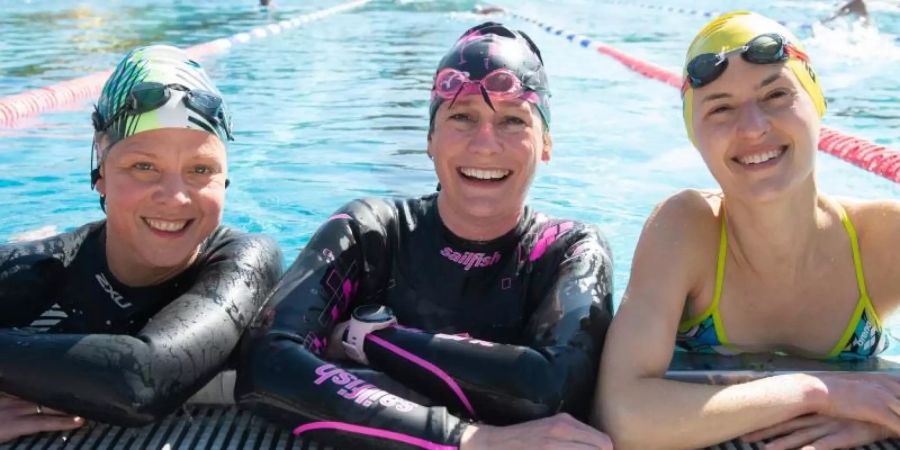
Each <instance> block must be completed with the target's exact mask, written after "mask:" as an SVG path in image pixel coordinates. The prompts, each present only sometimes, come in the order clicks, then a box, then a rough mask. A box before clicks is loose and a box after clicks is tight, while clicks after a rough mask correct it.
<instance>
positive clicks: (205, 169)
mask: <svg viewBox="0 0 900 450" xmlns="http://www.w3.org/2000/svg"><path fill="white" fill-rule="evenodd" d="M191 171H192V172H193V173H196V174H198V175H212V174H214V173H215V170H214V169H213V168H212V167H210V166H206V165H197V166H194V168H193V169H192V170H191Z"/></svg>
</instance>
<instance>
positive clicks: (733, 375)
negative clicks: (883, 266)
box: [0, 353, 900, 450]
mask: <svg viewBox="0 0 900 450" xmlns="http://www.w3.org/2000/svg"><path fill="white" fill-rule="evenodd" d="M720 358H721V357H717V356H711V355H686V354H681V355H679V354H677V353H676V356H675V359H674V360H673V362H672V365H671V366H670V370H669V372H668V377H670V378H673V379H681V380H683V381H690V382H700V383H713V384H720V383H730V382H738V381H746V380H748V379H753V378H759V377H763V376H771V375H775V374H778V373H784V372H791V371H794V372H796V371H804V372H821V371H849V372H854V371H866V372H872V371H875V372H893V373H898V374H900V358H896V357H893V358H878V359H874V360H869V361H868V362H864V363H861V364H862V365H860V364H855V363H853V364H849V365H848V364H845V363H837V364H835V363H822V362H815V361H812V362H810V361H808V360H802V361H801V360H795V359H792V358H783V357H760V356H753V355H748V356H746V357H743V356H739V357H730V358H728V360H727V363H725V362H723V360H721V359H720ZM723 364H725V365H726V366H730V367H728V368H727V369H726V370H721V369H719V368H720V367H723ZM714 368H715V369H714ZM233 387H234V373H233V372H225V373H223V374H220V375H219V376H218V377H216V378H215V379H214V380H213V381H212V382H211V383H209V384H208V385H207V386H206V387H204V388H203V389H202V390H201V391H200V392H198V393H197V395H195V396H194V397H192V398H191V400H190V401H189V402H188V404H187V405H186V406H184V407H183V408H182V409H180V410H178V411H176V412H175V413H174V414H172V415H171V416H169V417H167V418H165V419H163V420H162V421H160V422H157V423H154V424H151V425H147V426H145V427H141V428H122V427H116V426H111V425H105V424H97V423H89V424H88V425H86V426H84V427H83V428H81V429H79V430H75V431H71V432H57V433H41V434H37V435H32V436H27V437H24V438H22V439H19V440H16V441H13V442H10V443H7V444H0V450H51V449H52V450H59V449H65V450H92V449H96V450H113V449H114V450H144V449H149V450H182V449H184V450H188V449H190V450H193V449H208V450H219V449H253V450H269V449H273V450H274V449H300V450H319V449H322V450H324V449H328V450H355V449H349V448H348V449H333V448H332V447H327V446H324V445H321V444H317V443H315V442H313V441H310V440H307V439H301V438H297V437H295V436H293V435H292V434H291V432H290V430H289V429H286V428H283V427H278V426H276V425H273V424H271V423H269V422H267V421H266V420H264V419H262V418H259V417H255V416H253V415H252V414H250V413H249V412H248V411H242V410H240V409H238V408H237V407H236V406H234V404H233V403H234V399H233V397H232V392H233ZM761 449H762V444H761V443H743V442H740V441H738V440H733V441H730V442H725V443H722V444H719V445H715V446H712V447H708V449H707V450H761ZM858 449H865V450H900V440H898V439H894V440H890V441H882V442H878V443H875V444H870V445H866V446H863V447H858Z"/></svg>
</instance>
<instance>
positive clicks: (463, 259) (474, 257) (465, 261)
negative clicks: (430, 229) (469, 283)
mask: <svg viewBox="0 0 900 450" xmlns="http://www.w3.org/2000/svg"><path fill="white" fill-rule="evenodd" d="M441 256H443V257H444V258H447V259H449V260H450V261H453V262H455V263H457V264H459V265H461V266H464V267H465V268H466V270H469V269H471V268H473V267H488V266H493V265H494V264H497V263H498V262H499V261H500V252H494V254H493V255H489V254H487V253H474V252H465V253H460V252H458V251H455V250H453V249H452V248H450V247H444V249H443V250H441Z"/></svg>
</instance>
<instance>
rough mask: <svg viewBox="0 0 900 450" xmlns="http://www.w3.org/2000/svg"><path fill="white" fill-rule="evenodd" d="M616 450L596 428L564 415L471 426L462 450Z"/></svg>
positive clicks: (607, 438) (464, 439) (464, 436)
mask: <svg viewBox="0 0 900 450" xmlns="http://www.w3.org/2000/svg"><path fill="white" fill-rule="evenodd" d="M522 448H528V449H559V450H613V444H612V440H611V439H610V438H609V436H607V435H605V434H603V433H601V432H600V431H598V430H597V429H596V428H593V427H591V426H590V425H587V424H584V423H581V422H579V421H578V420H576V419H575V418H574V417H572V416H570V415H568V414H566V413H562V414H557V415H555V416H553V417H547V418H544V419H537V420H532V421H529V422H523V423H519V424H516V425H509V426H505V427H494V426H489V425H470V426H469V428H467V429H466V431H465V432H464V433H463V437H462V445H460V450H482V449H490V450H503V449H522Z"/></svg>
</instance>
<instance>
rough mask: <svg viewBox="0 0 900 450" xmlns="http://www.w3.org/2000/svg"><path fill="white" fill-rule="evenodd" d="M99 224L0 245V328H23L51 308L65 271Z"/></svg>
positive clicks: (90, 224)
mask: <svg viewBox="0 0 900 450" xmlns="http://www.w3.org/2000/svg"><path fill="white" fill-rule="evenodd" d="M98 226H99V223H89V224H87V225H84V226H81V227H80V228H78V229H76V230H75V231H72V232H70V233H62V234H58V235H55V236H50V237H47V238H44V239H39V240H34V241H26V242H16V243H9V244H3V245H0V327H24V326H28V325H30V324H31V323H32V321H34V320H35V319H37V318H38V317H39V316H40V315H41V314H42V313H43V312H44V311H46V310H48V309H49V308H50V307H51V305H52V304H53V300H54V299H53V297H54V295H56V294H57V292H58V291H59V288H60V287H62V286H63V285H64V283H65V277H66V268H67V267H68V266H69V264H71V263H72V261H73V260H74V259H75V255H76V254H77V253H78V250H80V249H81V244H82V243H83V242H84V240H85V238H86V237H87V235H88V234H89V233H90V232H92V231H93V230H94V229H96V228H97V227H98Z"/></svg>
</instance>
